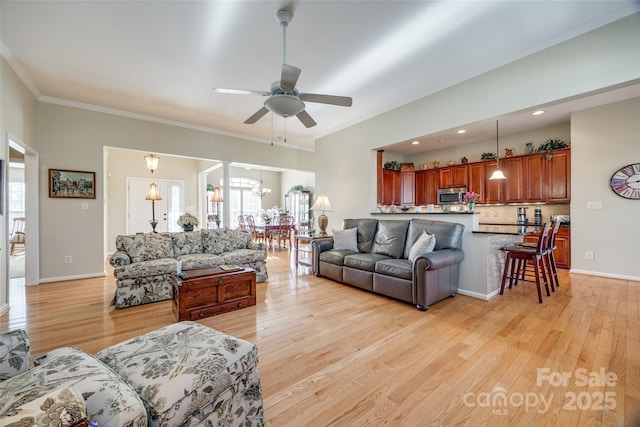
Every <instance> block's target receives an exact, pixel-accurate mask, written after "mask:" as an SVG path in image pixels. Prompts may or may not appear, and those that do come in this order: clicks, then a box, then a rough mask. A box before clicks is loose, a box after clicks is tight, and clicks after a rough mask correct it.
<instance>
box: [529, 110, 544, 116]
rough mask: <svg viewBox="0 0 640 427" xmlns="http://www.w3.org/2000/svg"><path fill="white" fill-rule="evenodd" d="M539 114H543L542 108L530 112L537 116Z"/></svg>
mask: <svg viewBox="0 0 640 427" xmlns="http://www.w3.org/2000/svg"><path fill="white" fill-rule="evenodd" d="M540 114H544V110H537V111H534V112H533V113H531V115H532V116H539V115H540Z"/></svg>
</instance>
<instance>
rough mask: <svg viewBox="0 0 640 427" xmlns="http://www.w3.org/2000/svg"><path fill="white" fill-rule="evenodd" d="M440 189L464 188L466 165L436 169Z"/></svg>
mask: <svg viewBox="0 0 640 427" xmlns="http://www.w3.org/2000/svg"><path fill="white" fill-rule="evenodd" d="M438 172H439V178H440V188H455V187H466V186H467V185H468V180H467V179H468V178H467V165H456V166H446V167H444V168H440V169H438Z"/></svg>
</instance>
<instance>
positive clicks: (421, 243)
mask: <svg viewBox="0 0 640 427" xmlns="http://www.w3.org/2000/svg"><path fill="white" fill-rule="evenodd" d="M435 247H436V235H435V234H429V233H427V232H426V231H423V232H422V235H421V236H420V237H418V240H416V242H415V243H414V244H413V246H411V250H410V251H409V261H411V262H414V261H415V260H416V258H418V257H419V256H420V255H422V254H424V253H427V252H432V251H433V248H435Z"/></svg>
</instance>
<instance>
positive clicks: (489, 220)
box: [475, 204, 571, 224]
mask: <svg viewBox="0 0 640 427" xmlns="http://www.w3.org/2000/svg"><path fill="white" fill-rule="evenodd" d="M519 207H528V209H527V218H528V219H529V222H530V223H533V220H534V214H535V209H536V208H540V209H541V210H542V221H543V222H544V221H549V220H550V219H551V215H569V214H570V212H571V211H570V205H569V204H552V205H517V206H515V205H513V206H483V205H476V209H475V210H476V212H479V213H480V222H481V223H483V224H515V223H516V222H517V220H518V217H517V212H518V208H519Z"/></svg>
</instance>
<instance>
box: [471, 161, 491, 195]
mask: <svg viewBox="0 0 640 427" xmlns="http://www.w3.org/2000/svg"><path fill="white" fill-rule="evenodd" d="M467 175H468V182H469V191H475V192H476V193H478V194H479V195H480V198H479V199H478V201H477V203H485V199H486V197H487V195H486V194H485V183H486V180H487V177H486V172H485V163H484V162H478V163H470V164H468V165H467Z"/></svg>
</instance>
